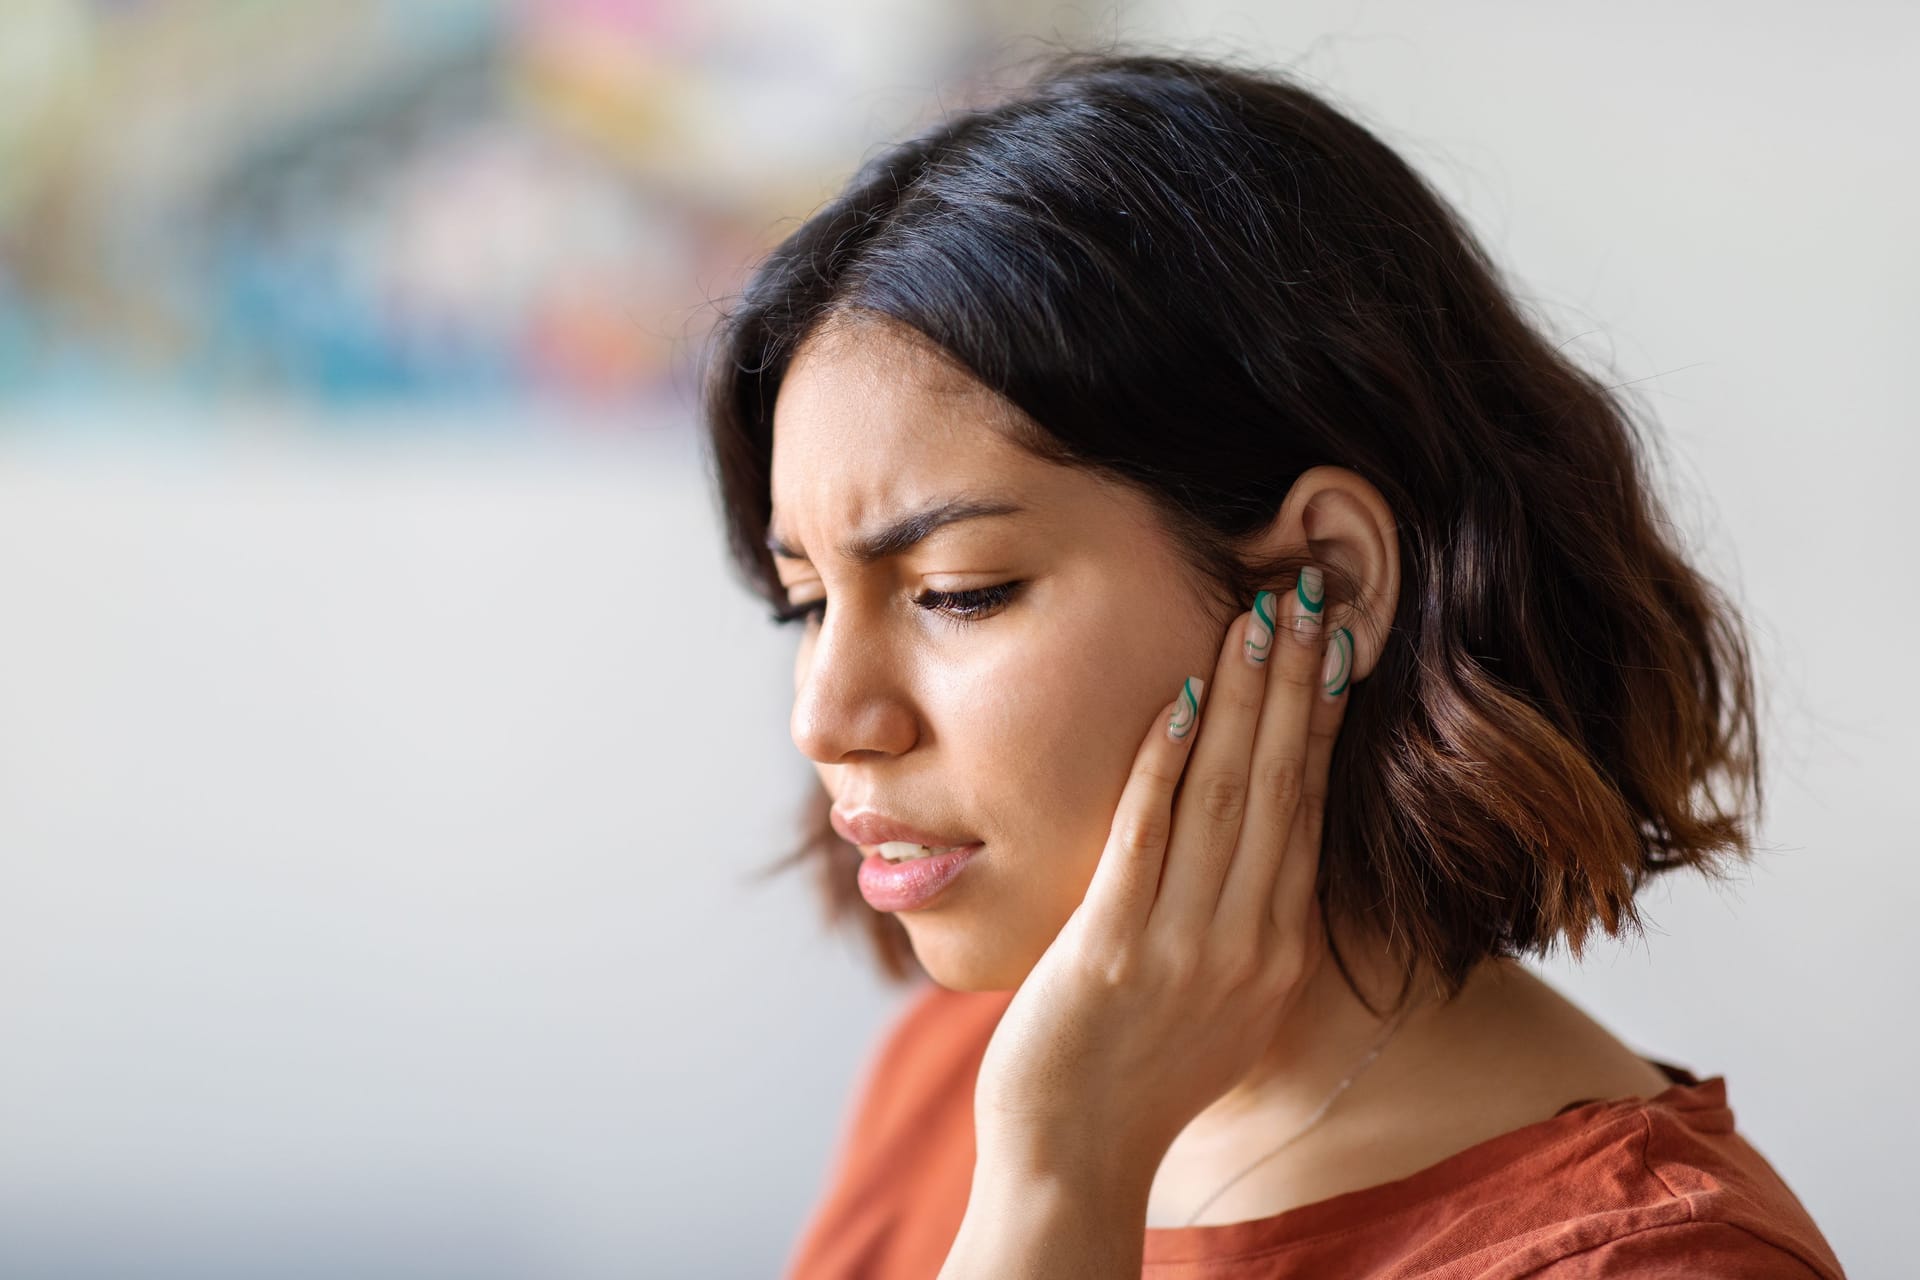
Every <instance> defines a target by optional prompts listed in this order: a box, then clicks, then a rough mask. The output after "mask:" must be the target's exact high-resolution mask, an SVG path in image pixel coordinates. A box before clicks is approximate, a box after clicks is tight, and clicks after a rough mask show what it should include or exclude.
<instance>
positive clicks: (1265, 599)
mask: <svg viewBox="0 0 1920 1280" xmlns="http://www.w3.org/2000/svg"><path fill="white" fill-rule="evenodd" d="M1273 601H1274V595H1273V592H1271V591H1261V592H1259V593H1257V594H1256V595H1255V596H1254V597H1253V618H1252V620H1251V621H1249V622H1248V623H1247V661H1249V662H1252V663H1254V664H1256V665H1258V664H1259V663H1262V662H1265V661H1266V660H1267V655H1268V654H1270V653H1272V652H1273V627H1274V617H1273Z"/></svg>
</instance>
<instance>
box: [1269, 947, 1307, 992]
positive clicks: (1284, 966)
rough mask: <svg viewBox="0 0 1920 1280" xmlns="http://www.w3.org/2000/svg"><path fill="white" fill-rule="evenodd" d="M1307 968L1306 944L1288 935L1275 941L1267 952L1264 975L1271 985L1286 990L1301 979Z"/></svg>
mask: <svg viewBox="0 0 1920 1280" xmlns="http://www.w3.org/2000/svg"><path fill="white" fill-rule="evenodd" d="M1305 968H1306V947H1305V945H1304V944H1303V943H1302V942H1301V941H1300V940H1299V939H1297V938H1292V937H1288V938H1283V939H1281V940H1280V941H1278V942H1276V943H1274V945H1273V947H1272V948H1271V949H1270V950H1269V951H1268V952H1267V958H1266V963H1265V966H1264V970H1265V972H1264V974H1263V976H1264V978H1265V980H1266V982H1267V983H1268V984H1269V985H1271V986H1273V987H1275V988H1278V989H1280V990H1283V991H1284V990H1288V989H1290V988H1292V987H1293V986H1294V985H1295V984H1297V983H1298V982H1299V981H1300V977H1301V974H1302V973H1303V972H1304V971H1305Z"/></svg>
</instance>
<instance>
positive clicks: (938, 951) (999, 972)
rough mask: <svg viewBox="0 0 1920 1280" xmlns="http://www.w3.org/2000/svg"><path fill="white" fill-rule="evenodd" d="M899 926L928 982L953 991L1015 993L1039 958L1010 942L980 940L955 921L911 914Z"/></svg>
mask: <svg viewBox="0 0 1920 1280" xmlns="http://www.w3.org/2000/svg"><path fill="white" fill-rule="evenodd" d="M900 923H901V924H903V925H905V926H906V930H907V937H908V938H909V939H910V940H911V941H912V942H913V954H914V958H915V959H917V960H919V962H920V967H921V968H922V969H925V970H926V971H927V976H928V977H929V978H932V979H933V980H934V982H936V983H937V984H939V985H940V986H943V987H945V988H946V989H947V990H949V991H1014V990H1017V989H1018V988H1019V986H1020V984H1021V983H1022V982H1024V981H1026V977H1027V974H1029V973H1031V972H1032V971H1033V966H1034V964H1035V963H1036V962H1037V961H1038V960H1039V958H1040V952H1041V951H1044V950H1045V947H1044V946H1043V947H1041V948H1040V949H1039V950H1033V949H1031V948H1028V947H1023V946H1020V945H1018V944H1017V942H1016V940H1015V939H1013V938H1010V937H1005V938H1002V937H993V936H989V937H984V938H983V937H981V936H979V935H977V934H974V933H972V932H970V931H969V930H968V929H967V928H966V927H965V926H964V925H963V924H962V923H961V922H960V921H959V920H958V919H957V918H946V917H942V916H940V915H939V914H938V913H935V914H926V913H921V912H908V913H905V914H902V915H901V917H900Z"/></svg>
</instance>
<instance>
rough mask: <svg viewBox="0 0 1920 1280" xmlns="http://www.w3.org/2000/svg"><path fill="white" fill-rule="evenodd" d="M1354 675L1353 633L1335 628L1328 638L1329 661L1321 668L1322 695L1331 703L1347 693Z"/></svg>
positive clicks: (1343, 628) (1342, 628)
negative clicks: (1349, 682) (1348, 684)
mask: <svg viewBox="0 0 1920 1280" xmlns="http://www.w3.org/2000/svg"><path fill="white" fill-rule="evenodd" d="M1352 675H1353V632H1351V631H1349V630H1347V629H1346V628H1345V627H1335V628H1334V631H1333V634H1332V635H1331V636H1329V637H1328V638H1327V660H1326V662H1325V663H1323V664H1322V665H1321V667H1320V679H1321V681H1322V682H1323V685H1322V695H1323V696H1324V697H1325V698H1326V699H1327V701H1329V702H1331V701H1333V700H1334V699H1335V698H1337V697H1339V696H1340V695H1341V694H1343V693H1345V692H1346V691H1347V681H1348V679H1349V678H1350V677H1351V676H1352Z"/></svg>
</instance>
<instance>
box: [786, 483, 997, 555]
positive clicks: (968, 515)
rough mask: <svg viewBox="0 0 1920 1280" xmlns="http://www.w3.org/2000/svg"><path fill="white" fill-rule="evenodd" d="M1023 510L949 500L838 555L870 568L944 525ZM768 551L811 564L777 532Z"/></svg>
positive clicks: (978, 500) (856, 540) (993, 500)
mask: <svg viewBox="0 0 1920 1280" xmlns="http://www.w3.org/2000/svg"><path fill="white" fill-rule="evenodd" d="M1025 511H1026V508H1025V507H1023V506H1021V505H1020V504H1019V503H1017V502H1009V501H1006V500H1004V499H999V498H948V499H946V500H944V501H941V502H935V503H932V504H930V505H928V506H925V507H922V508H921V509H920V510H918V511H911V512H908V513H907V514H906V515H903V516H900V517H899V518H898V519H895V520H894V521H893V522H892V523H890V524H888V525H886V526H885V527H883V528H881V529H878V530H876V531H874V532H872V533H867V534H861V535H858V536H856V537H854V538H853V539H852V540H850V541H848V542H847V543H845V544H843V545H842V546H841V548H840V555H841V556H842V558H844V559H846V560H849V561H851V562H852V563H854V564H857V565H861V566H865V565H871V564H875V563H878V562H879V561H881V560H886V559H889V558H890V557H893V556H898V555H903V554H905V553H906V552H907V551H909V550H911V549H912V548H913V547H915V546H918V545H919V544H920V543H921V542H924V541H925V540H926V539H927V538H928V537H929V536H930V535H931V534H932V533H933V531H934V530H936V529H941V528H945V527H946V526H947V525H950V524H958V523H960V522H961V521H962V520H982V519H986V518H987V517H990V516H1011V515H1020V514H1022V513H1023V512H1025ZM767 550H769V551H771V552H773V554H774V555H776V556H779V557H780V558H781V559H783V560H803V561H806V562H807V563H808V564H811V563H813V562H812V560H810V559H808V556H807V553H806V552H804V551H802V550H801V549H800V548H798V547H796V546H792V545H790V544H789V543H788V542H787V541H786V540H785V539H783V538H782V537H780V535H779V534H777V533H771V532H770V533H768V535H767Z"/></svg>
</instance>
